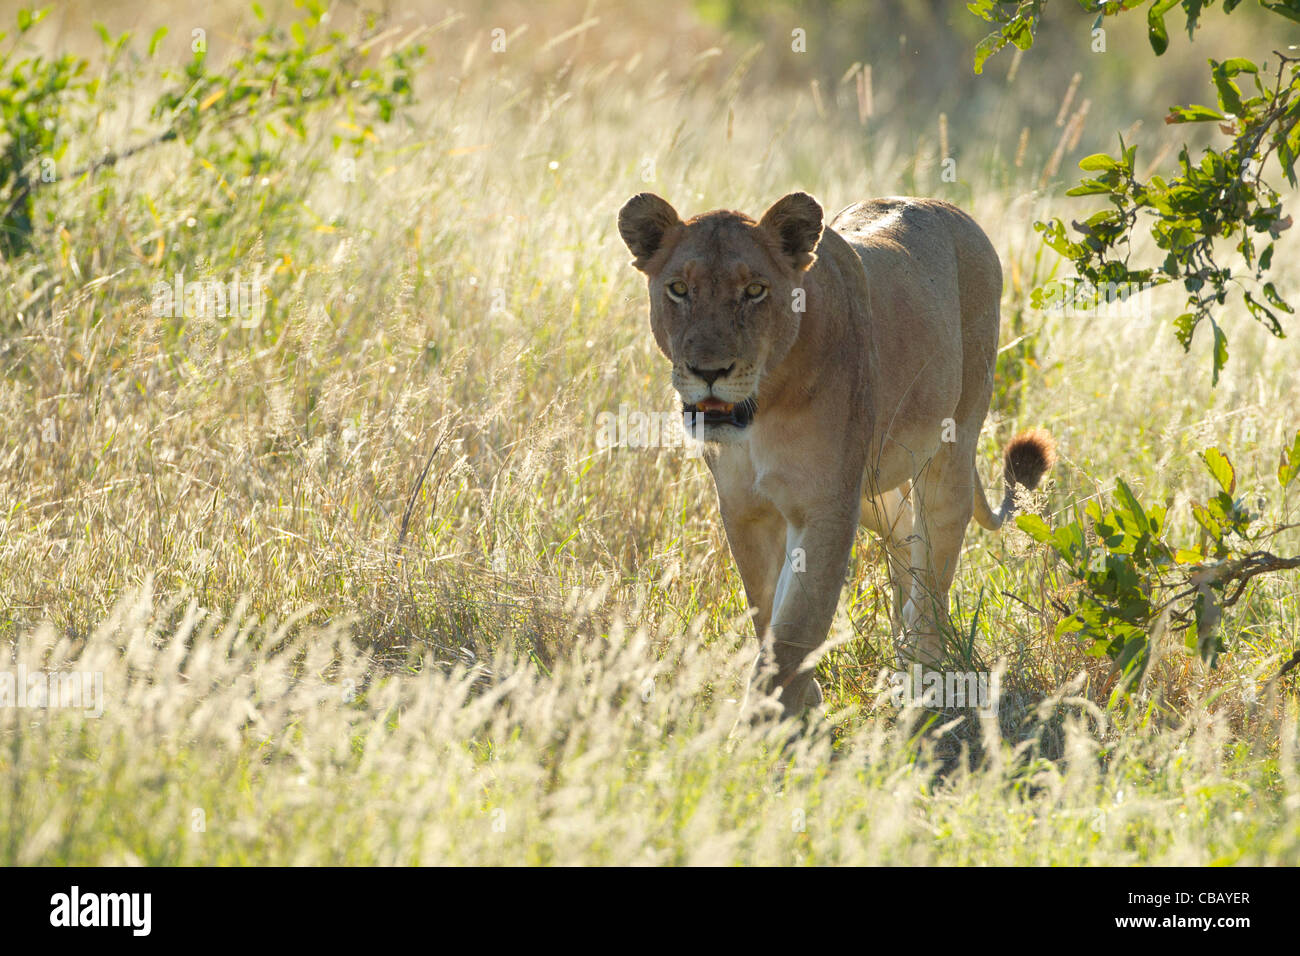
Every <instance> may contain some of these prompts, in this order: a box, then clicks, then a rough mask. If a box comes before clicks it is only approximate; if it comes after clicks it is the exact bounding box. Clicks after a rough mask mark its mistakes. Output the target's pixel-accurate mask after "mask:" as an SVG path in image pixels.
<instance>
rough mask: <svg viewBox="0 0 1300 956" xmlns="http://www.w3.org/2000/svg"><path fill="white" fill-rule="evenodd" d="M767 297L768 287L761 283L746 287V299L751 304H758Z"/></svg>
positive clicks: (752, 283) (753, 283)
mask: <svg viewBox="0 0 1300 956" xmlns="http://www.w3.org/2000/svg"><path fill="white" fill-rule="evenodd" d="M765 295H767V286H765V285H763V283H761V282H751V283H750V284H749V285H747V286H745V298H746V299H749V300H750V301H751V302H757V301H758V300H759V299H761V298H763V296H765Z"/></svg>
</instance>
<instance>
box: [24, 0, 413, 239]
mask: <svg viewBox="0 0 1300 956" xmlns="http://www.w3.org/2000/svg"><path fill="white" fill-rule="evenodd" d="M298 5H299V6H300V7H301V8H302V9H303V11H304V13H303V16H302V17H301V18H300V19H298V20H297V21H295V22H293V23H292V24H291V25H290V26H289V28H288V31H287V33H286V31H285V30H283V29H281V28H280V27H277V26H274V25H270V24H266V25H265V26H264V27H263V29H262V30H261V32H260V33H258V34H257V35H256V36H255V37H254V38H253V39H252V41H251V42H250V43H248V44H247V45H246V47H245V51H246V52H244V53H243V54H242V55H240V56H238V57H236V58H235V59H234V60H233V61H231V62H230V63H229V64H228V65H227V66H226V67H225V68H224V69H220V70H217V69H213V68H211V67H210V65H209V63H208V50H207V44H206V41H198V40H196V41H194V42H193V43H192V44H191V52H192V54H193V56H192V58H191V59H190V60H189V62H188V63H187V64H186V65H185V67H184V69H183V70H181V71H180V72H179V73H178V74H165V75H166V76H168V78H169V79H171V80H172V87H171V88H170V89H168V90H166V91H165V92H164V93H163V94H162V95H161V96H160V97H159V99H158V100H157V102H156V103H155V104H154V106H153V107H152V109H151V111H150V115H151V116H152V117H153V119H154V120H156V121H158V122H159V123H160V124H162V129H161V131H159V132H157V133H156V134H154V135H152V136H150V137H149V138H148V139H146V140H144V141H142V142H140V143H136V144H134V145H132V146H129V147H126V148H123V149H120V150H117V151H116V152H112V153H108V154H106V155H105V156H102V157H100V158H98V159H96V160H94V161H92V162H89V163H87V164H85V165H83V166H81V167H80V168H78V169H77V170H76V171H74V172H73V173H72V174H71V178H78V177H81V176H84V175H87V174H91V173H95V172H98V171H100V170H102V169H105V168H107V167H110V166H113V165H115V164H116V163H118V162H120V161H121V160H123V159H126V158H127V157H130V156H134V155H136V154H138V153H141V152H144V151H146V150H148V149H151V148H153V147H155V146H158V145H160V144H162V143H165V142H170V141H172V140H177V139H181V140H184V141H187V142H189V143H191V145H194V144H195V143H196V141H197V140H198V138H199V137H200V135H201V134H202V133H204V132H205V131H208V130H217V129H220V130H224V131H228V132H231V133H233V135H234V136H235V137H236V138H238V137H239V136H240V135H241V130H242V131H254V130H260V129H268V128H271V124H272V123H273V122H278V124H279V125H280V126H282V127H283V128H285V129H287V130H289V131H291V133H292V134H293V135H296V136H297V137H299V138H300V139H305V138H306V136H307V134H308V116H309V114H310V113H311V112H313V111H314V110H316V109H318V108H320V107H323V106H324V105H326V104H339V105H342V106H343V107H344V108H346V110H347V111H348V118H349V120H350V122H348V123H346V124H340V125H339V126H338V127H337V128H338V129H343V130H345V131H346V135H344V134H342V133H339V132H335V133H334V134H333V146H334V148H335V149H338V148H339V147H340V146H342V145H344V144H345V143H346V144H350V145H352V146H353V147H355V148H360V147H361V146H362V145H363V144H364V143H365V142H366V141H367V140H371V139H373V138H374V134H373V124H372V121H371V119H370V117H372V116H373V117H374V119H375V120H377V121H379V122H384V123H387V122H390V121H391V120H392V118H393V116H394V113H395V111H396V109H397V107H398V106H399V105H402V104H405V103H409V102H411V100H412V95H413V89H412V82H413V78H414V71H415V69H416V67H417V66H418V64H419V61H420V59H421V57H422V56H423V53H424V48H423V47H422V46H419V45H417V44H416V43H415V42H414V41H415V39H416V38H417V36H418V33H413V34H409V35H408V36H406V37H405V38H403V39H402V40H400V41H399V42H397V43H395V44H394V45H393V46H392V48H391V49H389V50H388V51H387V52H386V53H384V55H382V56H380V57H374V56H372V54H373V50H374V48H375V47H376V46H377V45H378V44H379V43H380V42H381V41H386V40H390V39H392V36H393V35H392V33H391V32H385V33H380V32H379V31H378V30H376V29H374V27H373V22H372V23H371V25H370V27H368V28H367V30H366V31H364V32H363V33H362V35H360V36H355V37H350V36H348V35H346V34H344V33H343V32H341V31H338V30H328V31H327V30H325V28H324V23H325V15H326V12H327V11H326V7H325V5H324V4H323V3H322V2H320V0H299V3H298ZM253 10H254V13H255V14H256V16H257V17H258V19H259V20H263V21H264V19H265V17H264V14H263V12H262V11H261V9H260V7H258V6H257V5H256V4H254V6H253ZM44 16H45V12H44V11H36V12H33V11H28V10H20V11H19V13H18V28H19V34H18V36H19V37H21V36H22V35H23V34H26V33H27V32H28V31H29V30H31V29H32V28H33V27H35V26H36V25H37V24H38V23H39V22H40V21H41V20H42V19H43V18H44ZM166 32H167V30H166V28H165V27H164V28H160V29H159V30H158V31H156V32H155V33H154V35H153V37H152V38H151V40H150V43H149V55H150V57H153V56H155V55H156V54H157V51H158V49H159V46H160V44H161V42H162V40H163V38H164V37H165V35H166ZM100 37H101V39H102V41H103V43H104V45H105V47H106V49H107V50H108V51H109V52H110V53H111V54H114V55H115V54H117V53H119V52H120V51H121V50H122V49H124V48H125V47H126V45H127V43H128V41H129V39H130V34H129V33H124V34H122V35H121V36H120V37H117V38H113V37H110V36H109V34H108V32H107V31H105V30H103V29H102V28H101V29H100ZM3 39H4V34H0V40H3ZM88 66H89V62H88V61H87V60H85V59H82V58H79V57H74V56H62V57H59V58H57V59H55V60H46V59H44V58H42V57H41V56H39V55H38V56H34V57H32V56H19V53H18V50H17V49H16V48H15V49H13V50H10V51H8V52H5V51H3V50H0V116H2V117H3V119H4V133H3V138H0V160H2V162H0V256H2V257H5V258H14V257H16V256H19V255H22V254H23V253H25V252H27V251H28V250H29V249H30V248H31V242H32V231H33V216H34V211H35V205H34V203H35V197H36V191H37V190H38V189H39V188H40V187H41V186H43V185H48V184H50V183H53V182H56V181H58V179H60V178H65V179H66V178H69V177H66V176H65V177H58V176H54V175H53V174H52V173H51V172H50V170H52V169H53V164H54V161H55V160H57V159H59V158H60V157H61V156H62V155H63V154H64V152H65V151H66V149H67V146H68V141H67V139H66V138H61V137H60V136H59V131H60V129H61V126H62V125H63V124H64V121H65V120H66V118H67V116H68V113H69V111H70V109H71V108H72V107H73V106H74V105H76V104H78V103H85V102H88V101H93V99H94V97H95V96H96V94H97V93H98V86H99V84H98V81H97V80H85V79H83V77H84V76H85V74H86V72H87V67H88ZM215 148H217V147H214V149H215ZM258 155H259V153H258V151H257V150H248V151H247V156H248V157H249V161H250V163H254V164H255V162H256V159H257V156H258ZM229 160H230V156H229V155H228V154H222V153H214V154H213V155H212V156H211V160H210V161H213V162H214V164H216V163H221V164H223V165H224V164H226V163H227V162H228V161H229ZM42 164H44V165H42Z"/></svg>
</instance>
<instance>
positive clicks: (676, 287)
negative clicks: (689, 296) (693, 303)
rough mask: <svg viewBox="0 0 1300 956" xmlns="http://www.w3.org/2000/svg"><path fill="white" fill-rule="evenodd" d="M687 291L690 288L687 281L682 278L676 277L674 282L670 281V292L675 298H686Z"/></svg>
mask: <svg viewBox="0 0 1300 956" xmlns="http://www.w3.org/2000/svg"><path fill="white" fill-rule="evenodd" d="M687 291H689V290H688V289H687V288H686V283H685V282H683V281H682V280H681V279H674V280H673V281H672V282H670V283H668V294H669V295H670V296H672V297H673V298H674V299H684V298H686V293H687Z"/></svg>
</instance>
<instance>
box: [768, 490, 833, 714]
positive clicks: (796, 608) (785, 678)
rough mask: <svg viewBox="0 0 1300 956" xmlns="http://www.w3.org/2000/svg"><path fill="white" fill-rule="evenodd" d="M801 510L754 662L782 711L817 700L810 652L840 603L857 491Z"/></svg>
mask: <svg viewBox="0 0 1300 956" xmlns="http://www.w3.org/2000/svg"><path fill="white" fill-rule="evenodd" d="M847 497H848V501H844V500H843V499H840V500H836V501H833V502H827V503H826V504H825V505H824V506H822V507H813V508H808V509H806V510H804V512H803V513H804V515H806V517H805V518H804V520H802V521H799V522H798V523H791V522H787V525H786V536H785V549H786V554H785V562H784V564H783V566H782V568H781V573H780V576H779V577H778V578H777V583H776V594H775V596H774V598H773V607H772V624H771V628H770V642H769V641H766V640H765V641H764V645H763V650H762V652H761V653H760V656H759V660H758V663H757V667H756V671H755V677H756V680H757V684H756V686H755V687H754V688H753V689H751V696H755V695H754V694H753V690H754V689H757V690H759V691H769V690H771V691H775V693H776V695H777V698H778V700H779V702H780V705H781V711H782V714H783V716H786V717H789V716H791V715H793V714H796V713H798V712H799V711H801V710H802V709H803V708H804V707H806V706H810V705H815V704H816V703H818V702H819V698H820V691H819V689H818V688H817V686H816V682H815V681H814V680H813V673H812V668H811V667H807V666H806V665H807V664H808V663H809V662H808V655H809V654H811V653H812V652H813V651H815V650H816V649H817V648H818V647H820V646H821V645H822V643H823V642H824V641H825V640H826V635H827V633H828V632H829V631H830V627H831V620H832V619H833V618H834V616H835V608H836V605H837V604H838V603H839V597H840V590H841V588H842V587H843V584H844V575H845V572H846V570H847V569H848V564H849V555H850V553H851V552H852V550H853V537H854V530H855V529H856V527H857V523H858V508H859V504H858V500H857V497H856V495H851V496H847Z"/></svg>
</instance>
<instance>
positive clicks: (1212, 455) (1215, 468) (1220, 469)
mask: <svg viewBox="0 0 1300 956" xmlns="http://www.w3.org/2000/svg"><path fill="white" fill-rule="evenodd" d="M1201 460H1202V461H1204V462H1205V466H1206V467H1207V468H1209V469H1210V474H1211V475H1213V476H1214V480H1215V481H1217V482H1218V483H1219V487H1220V488H1222V489H1223V490H1224V491H1225V492H1226V493H1227V494H1229V495H1231V494H1233V493H1234V492H1235V491H1236V490H1237V472H1236V469H1234V468H1233V467H1232V462H1230V461H1229V460H1228V456H1227V455H1225V454H1224V453H1223V452H1222V451H1220V450H1219V449H1218V448H1207V449H1205V451H1203V452H1201Z"/></svg>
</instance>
